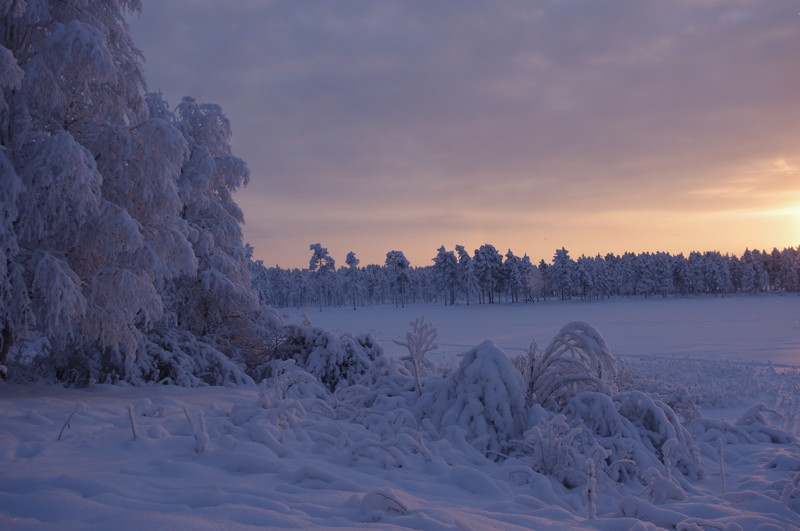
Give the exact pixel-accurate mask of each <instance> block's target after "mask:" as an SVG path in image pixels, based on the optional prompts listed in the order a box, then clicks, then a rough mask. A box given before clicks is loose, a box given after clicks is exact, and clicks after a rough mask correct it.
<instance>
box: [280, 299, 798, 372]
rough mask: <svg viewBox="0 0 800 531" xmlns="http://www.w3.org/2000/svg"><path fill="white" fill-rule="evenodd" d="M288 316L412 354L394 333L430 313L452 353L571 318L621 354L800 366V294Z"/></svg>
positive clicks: (526, 338)
mask: <svg viewBox="0 0 800 531" xmlns="http://www.w3.org/2000/svg"><path fill="white" fill-rule="evenodd" d="M282 315H283V316H284V318H285V319H287V320H288V321H295V320H298V319H300V318H301V316H302V315H306V316H308V318H309V319H310V320H311V322H312V323H313V324H314V325H316V326H320V327H322V328H328V329H331V330H334V331H337V332H338V333H346V332H351V333H353V334H361V333H366V332H370V333H372V334H373V335H374V336H375V337H376V338H377V339H378V341H379V342H380V343H381V344H382V345H383V347H384V349H385V351H386V353H387V354H390V355H391V354H397V355H405V354H406V351H405V349H404V348H403V347H400V346H398V345H395V344H394V343H393V342H392V340H393V339H400V338H402V337H403V335H404V334H405V331H406V329H407V328H408V324H409V322H410V321H412V320H413V319H415V318H417V317H419V316H420V315H424V316H425V317H426V319H427V320H429V321H432V322H434V323H435V324H436V327H437V329H438V331H439V339H438V343H439V345H440V348H439V350H438V351H436V352H437V353H438V354H437V353H434V354H432V355H431V358H432V359H435V358H436V356H437V355H438V356H440V357H447V356H448V354H451V355H452V354H458V353H461V352H464V351H465V350H466V349H468V348H470V347H473V346H475V345H477V344H479V343H480V342H481V341H483V340H484V339H492V340H494V342H495V343H497V345H498V346H500V347H501V348H502V349H503V350H505V351H506V352H507V353H508V354H509V355H514V354H519V353H521V352H522V349H524V348H526V347H527V346H528V345H529V344H530V342H531V339H535V340H536V341H537V342H538V343H539V345H540V346H542V347H544V346H546V345H547V343H548V342H549V341H550V340H551V339H552V338H553V336H555V335H556V333H557V332H558V330H559V329H560V328H561V327H562V326H563V325H564V324H566V323H568V322H570V321H586V322H588V323H591V324H592V325H594V326H595V327H596V328H598V329H599V330H600V331H601V332H602V334H603V336H604V337H605V338H606V341H607V342H608V344H609V346H610V347H611V350H612V352H613V353H614V355H616V356H617V357H620V358H625V357H644V358H693V359H703V360H713V359H720V360H726V361H733V362H748V363H758V364H762V363H766V362H767V361H771V362H772V363H774V364H776V365H786V366H792V367H800V296H798V295H797V294H791V295H786V296H771V295H766V296H726V297H719V298H716V297H694V298H673V297H669V298H660V297H658V298H653V299H643V298H639V297H636V298H630V299H623V298H617V299H611V300H604V301H593V302H582V301H569V302H560V301H547V302H539V303H534V304H493V305H487V304H484V305H470V306H464V305H461V306H442V305H409V306H408V307H406V308H395V307H394V306H382V307H377V308H371V307H368V308H361V309H358V310H355V311H354V310H353V309H352V308H347V307H344V308H334V309H331V308H324V309H323V310H322V311H319V309H306V310H303V311H296V310H289V311H286V310H284V311H282Z"/></svg>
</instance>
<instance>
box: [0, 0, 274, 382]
mask: <svg viewBox="0 0 800 531" xmlns="http://www.w3.org/2000/svg"><path fill="white" fill-rule="evenodd" d="M5 4H8V5H5ZM5 4H3V5H1V6H0V7H1V8H2V18H0V30H2V31H0V74H2V75H0V91H2V93H1V94H0V175H2V183H3V186H2V187H0V190H1V191H0V248H2V250H0V253H2V256H0V264H1V265H0V279H2V280H0V303H2V304H1V306H2V310H0V331H2V343H1V345H0V364H3V363H4V362H5V361H6V358H7V357H10V358H9V359H8V360H7V361H8V363H7V365H8V367H9V377H10V378H12V379H13V378H16V377H19V376H21V375H23V374H25V375H27V376H28V377H31V376H34V377H35V376H36V375H35V374H34V373H32V366H31V364H29V363H28V364H26V363H27V361H28V357H26V356H23V352H25V351H26V348H25V345H23V344H20V345H18V346H19V348H18V349H17V350H14V349H13V347H14V345H15V343H20V342H22V343H24V342H27V341H37V340H38V338H40V337H46V338H47V340H48V342H49V344H50V345H51V346H52V348H51V349H49V350H48V352H47V357H48V359H46V360H45V359H40V360H39V363H37V364H35V365H36V366H38V367H40V368H41V371H40V374H39V375H38V377H45V378H52V377H56V378H58V379H60V380H63V381H66V382H69V383H76V384H86V383H89V382H91V381H101V382H114V381H120V380H125V381H129V382H134V383H141V382H143V381H144V380H143V378H144V379H146V378H149V377H152V378H159V376H158V374H159V373H160V372H161V371H152V370H149V369H147V370H145V369H143V367H148V366H150V365H153V364H156V365H158V364H159V363H162V362H165V363H167V365H170V364H172V365H174V366H175V367H178V366H180V367H182V369H181V371H185V370H191V371H193V374H192V375H191V377H184V376H185V375H183V374H182V375H180V376H178V377H174V378H173V377H171V378H170V381H182V382H185V383H186V382H200V381H205V382H208V383H223V382H226V381H229V380H230V375H229V372H230V370H232V369H230V368H222V365H220V364H219V363H217V362H215V361H212V360H214V359H215V355H207V353H208V352H224V353H225V356H227V357H229V358H232V359H235V360H237V361H239V362H240V365H241V364H242V362H243V360H246V359H247V358H248V357H249V356H250V355H253V354H254V353H255V352H256V351H257V350H258V349H257V348H256V349H255V350H254V348H253V345H257V344H258V343H259V341H258V340H257V337H258V336H260V335H261V334H262V331H263V330H265V326H266V330H270V329H271V327H272V323H273V321H274V320H273V319H269V318H265V316H264V312H262V311H260V310H259V308H258V303H257V300H256V296H255V293H254V291H253V289H252V286H251V285H250V276H249V272H248V270H247V264H248V262H247V256H246V253H245V251H244V247H243V245H242V235H241V229H240V224H241V222H242V215H241V211H240V210H239V208H238V207H237V206H236V204H235V203H234V202H233V200H232V198H231V193H232V192H233V191H234V190H236V189H237V188H238V187H240V186H242V185H243V184H245V183H246V181H247V177H248V175H247V167H246V165H245V163H244V162H243V161H242V160H240V159H238V158H236V157H235V156H233V155H232V154H231V151H230V146H229V140H230V125H229V123H228V121H227V119H226V118H225V117H224V115H223V114H222V112H221V110H220V109H219V107H217V106H215V105H207V104H197V103H196V102H194V100H192V99H191V98H185V99H184V100H183V102H182V103H181V104H180V105H179V107H178V112H177V114H173V113H171V112H170V111H169V108H168V106H167V104H166V103H165V102H164V101H163V100H162V99H161V97H160V96H159V95H156V94H151V95H148V96H145V95H144V88H145V87H144V81H143V78H142V73H141V66H140V63H141V60H142V58H141V56H140V53H139V51H138V50H137V49H136V48H135V46H134V45H133V42H132V40H131V37H130V35H129V32H128V26H127V24H126V22H125V16H126V15H128V14H130V13H135V12H137V11H139V9H140V8H141V6H140V3H139V2H138V1H137V0H111V1H105V0H104V1H99V0H86V1H81V2H55V1H45V0H37V1H27V2H26V1H22V0H19V1H15V2H11V3H8V2H6V3H5ZM165 330H169V332H168V333H167V332H164V331H165ZM151 334H152V337H148V336H149V335H151ZM165 334H166V335H168V336H170V337H171V339H170V341H169V342H170V343H171V344H173V346H175V342H183V345H182V346H181V347H180V348H171V349H167V350H161V349H160V347H159V346H158V345H160V344H161V343H162V339H163V337H164V336H165ZM198 342H200V343H198ZM148 349H154V350H153V351H150V350H148ZM173 352H175V353H179V352H180V353H184V354H176V356H178V357H181V356H183V355H192V354H191V353H194V352H197V359H196V360H195V361H193V362H192V363H188V364H187V363H186V360H176V361H175V362H174V363H173V362H169V361H168V360H164V357H165V356H167V355H168V354H167V353H173ZM44 355H45V353H44V352H43V353H40V358H42V357H43V356H44ZM156 360H161V361H158V362H157V361H156ZM217 370H219V371H221V372H219V373H218V375H217V376H218V377H214V376H213V374H215V371H217ZM181 371H178V372H181ZM237 372H238V373H239V375H238V376H237V377H236V378H235V379H241V377H243V372H242V370H241V369H239V370H238V371H237ZM173 376H175V375H173Z"/></svg>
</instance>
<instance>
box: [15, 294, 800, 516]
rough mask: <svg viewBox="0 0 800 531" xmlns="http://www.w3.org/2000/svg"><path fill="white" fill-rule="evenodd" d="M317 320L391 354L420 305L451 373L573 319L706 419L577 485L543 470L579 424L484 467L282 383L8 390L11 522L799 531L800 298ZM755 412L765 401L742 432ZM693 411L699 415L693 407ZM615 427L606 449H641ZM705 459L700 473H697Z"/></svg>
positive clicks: (416, 429) (452, 447)
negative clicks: (620, 475) (625, 474)
mask: <svg viewBox="0 0 800 531" xmlns="http://www.w3.org/2000/svg"><path fill="white" fill-rule="evenodd" d="M306 313H307V315H308V317H309V318H310V319H311V320H312V321H313V323H314V324H315V325H316V326H320V327H324V328H330V329H334V330H337V331H338V332H340V333H342V332H352V333H354V334H358V333H363V332H371V333H373V335H374V336H376V337H377V338H378V339H379V340H380V342H381V343H382V344H383V346H384V348H385V350H386V351H387V353H388V354H390V355H392V356H397V355H401V354H404V353H405V349H404V348H403V347H400V346H399V345H396V344H394V343H393V342H392V340H393V339H401V338H403V337H404V334H405V332H406V330H408V323H409V322H410V321H411V320H413V319H414V318H416V317H417V316H419V315H425V316H426V317H427V319H428V320H429V321H433V322H434V323H435V324H436V325H437V327H438V332H439V336H438V343H439V344H440V345H441V348H440V349H439V350H437V351H434V352H432V353H431V354H429V358H430V359H431V360H432V361H434V362H438V363H439V364H441V365H445V366H448V367H451V368H454V367H456V366H457V365H458V364H459V363H460V362H461V358H460V357H459V356H458V354H460V353H464V352H466V351H467V350H469V349H470V348H472V347H474V346H475V345H478V344H480V343H481V342H482V341H483V340H484V339H493V340H494V341H495V343H496V344H497V345H498V346H499V347H500V348H502V349H503V350H504V351H505V352H506V353H507V354H508V355H509V356H516V355H519V354H521V353H522V352H523V349H524V348H526V347H527V346H528V345H529V343H530V341H531V339H532V338H535V339H536V341H537V342H538V343H539V345H540V346H542V347H543V348H544V347H545V346H546V345H547V344H548V343H549V342H550V340H551V339H552V338H553V336H554V335H555V334H556V333H557V332H558V330H559V329H560V328H561V326H562V325H564V324H565V323H567V322H570V321H576V320H580V321H587V322H589V323H591V324H593V325H594V326H595V327H597V328H598V329H599V330H600V331H601V332H602V333H603V335H604V336H605V339H606V340H607V342H608V345H609V346H610V348H611V350H612V352H613V353H614V354H616V355H617V357H618V358H620V360H621V361H622V367H621V371H620V375H619V378H618V380H619V381H618V383H619V388H620V391H621V392H623V391H625V392H629V395H628V396H629V398H630V397H637V396H639V397H640V402H641V403H644V402H647V400H649V399H647V398H645V395H637V394H636V393H635V392H633V393H630V392H631V391H632V390H633V389H634V388H636V389H638V390H641V391H644V392H645V393H647V396H652V397H660V398H664V397H666V396H667V395H669V394H670V393H671V392H672V391H674V389H675V388H676V387H678V386H683V387H684V388H685V389H686V390H687V392H688V393H689V395H687V396H690V397H692V396H693V397H695V398H694V399H687V400H684V401H681V400H680V399H675V398H674V397H673V402H674V403H675V404H677V405H676V406H675V407H676V408H678V406H679V405H682V407H683V406H686V407H687V409H682V410H681V413H682V414H683V415H684V416H686V417H689V418H694V419H695V421H694V422H693V423H691V422H689V423H686V426H687V431H686V433H689V434H691V436H687V437H689V439H690V440H689V443H690V444H689V443H687V448H688V447H690V446H691V448H692V451H695V452H696V453H697V455H696V456H694V455H693V456H692V459H693V461H692V464H689V465H686V466H684V467H683V468H681V467H682V465H681V463H680V460H679V459H680V456H679V452H678V450H680V448H679V444H683V442H685V441H683V439H681V442H680V443H679V442H675V443H670V444H671V446H669V448H670V449H669V450H667V447H668V444H666V443H665V444H664V445H663V446H662V447H661V449H660V450H658V452H654V453H653V455H652V456H647V455H643V456H642V458H643V459H645V460H646V459H652V460H654V461H653V462H654V463H655V464H656V465H658V466H657V467H656V468H658V467H660V466H661V465H660V463H659V462H658V460H657V459H659V458H660V459H662V460H666V461H667V463H666V465H665V466H664V467H663V468H658V470H656V468H651V469H650V470H639V469H637V468H635V467H634V468H633V469H630V470H632V479H631V480H630V481H628V482H625V481H612V478H613V477H615V474H614V473H612V471H611V469H612V468H613V467H615V466H616V467H619V468H622V467H625V466H629V465H628V464H625V463H622V464H619V463H612V464H611V465H610V466H609V467H608V469H606V470H605V471H604V472H603V474H605V475H603V474H601V473H600V472H599V471H598V473H597V477H596V478H594V479H591V478H593V476H592V475H591V474H589V475H588V476H586V477H589V478H590V479H591V481H589V482H588V483H586V484H585V485H579V486H573V487H572V488H569V487H568V486H565V483H567V484H569V483H570V482H569V481H564V478H563V476H562V475H561V472H563V471H561V470H558V469H556V470H555V471H553V473H551V474H546V473H544V472H543V471H542V470H541V467H542V463H544V462H545V461H546V460H548V459H550V458H553V459H555V458H556V457H558V456H556V455H555V454H558V455H559V456H560V455H561V453H565V455H566V454H567V453H569V452H570V451H572V450H573V449H574V448H577V446H575V445H576V444H577V443H576V442H573V443H574V444H573V443H569V444H573V446H569V444H568V443H567V442H566V441H568V440H569V441H572V440H573V439H570V437H573V436H574V433H573V434H572V435H570V434H562V435H560V436H559V437H557V438H551V439H549V441H550V442H556V443H558V444H554V445H553V446H552V447H551V448H550V449H549V453H548V452H544V453H542V452H541V448H540V447H537V448H538V450H537V451H539V454H537V455H538V459H539V461H536V462H534V461H535V460H534V457H533V456H531V457H528V456H525V455H522V456H506V457H507V458H499V457H502V456H495V457H496V458H495V459H487V458H486V457H484V455H481V454H480V453H479V452H477V451H476V450H475V449H474V445H471V444H470V443H469V442H467V441H466V440H465V439H464V432H463V430H457V429H453V430H443V431H442V435H441V436H436V435H435V434H434V433H433V431H432V429H430V428H429V427H426V426H425V422H420V423H419V424H417V421H416V420H415V419H414V418H411V416H410V414H409V413H408V410H406V409H403V408H402V407H399V405H398V407H396V408H393V407H391V404H393V403H396V404H399V402H392V401H391V400H394V399H395V398H397V397H395V398H391V397H390V398H389V399H387V398H385V397H384V402H383V404H384V406H383V407H382V408H379V407H377V406H376V405H375V404H372V406H371V407H362V408H361V409H357V408H354V407H353V404H355V402H354V401H350V402H348V400H349V397H351V395H354V394H357V392H360V393H366V392H367V391H365V390H364V389H360V390H354V391H352V392H350V394H348V393H342V394H341V396H340V395H339V394H338V393H337V398H336V400H333V401H332V400H325V399H320V398H314V397H308V396H307V397H305V398H299V397H294V398H292V397H289V396H288V395H287V393H286V388H284V389H283V391H281V390H280V389H279V387H280V386H279V385H275V386H272V387H270V388H264V389H259V388H257V387H254V388H199V389H185V388H174V387H163V386H162V387H155V386H153V387H147V388H129V387H113V386H96V387H94V388H90V389H63V388H59V387H53V386H35V385H30V386H22V385H12V384H0V529H83V528H92V529H102V528H113V529H116V530H123V529H137V530H138V529H147V528H151V529H237V528H249V527H252V526H259V527H274V528H364V529H392V528H414V529H433V530H435V529H605V530H617V529H655V528H656V527H664V528H668V529H676V528H677V529H687V530H688V529H744V530H756V529H758V530H761V531H767V530H777V529H800V514H798V511H800V451H799V450H798V444H797V442H796V440H793V439H792V435H794V436H797V435H798V426H800V375H798V373H797V371H796V370H793V369H788V370H784V369H783V367H799V366H800V297H797V296H786V297H779V296H764V297H725V298H696V299H654V300H643V299H631V300H612V301H602V302H590V303H578V302H568V303H557V302H547V303H540V304H532V305H496V306H494V305H493V306H478V305H472V306H469V307H467V306H457V307H443V306H409V307H406V308H402V309H397V308H393V307H381V308H365V309H359V310H357V311H353V310H352V309H350V310H347V309H325V310H323V311H322V312H320V311H318V310H308V311H307V312H306ZM301 314H302V312H297V311H291V312H286V313H285V317H286V318H287V320H288V321H295V320H297V319H299V318H300V315H301ZM483 348H487V347H483ZM730 362H735V363H730ZM769 362H771V363H772V364H773V367H770V366H769V365H768V363H769ZM281 393H283V396H280V395H281ZM587 396H588V395H587ZM362 398H363V397H362ZM601 402H602V400H600V401H599V402H597V403H601ZM359 403H360V404H362V405H363V404H364V403H365V402H364V400H361V402H359ZM609 403H610V402H609ZM641 403H639V406H641ZM648 403H649V402H648ZM757 403H762V404H763V406H764V407H762V408H761V410H751V411H750V414H749V415H746V416H745V418H744V421H743V422H742V423H740V424H738V425H737V424H736V419H737V418H739V417H740V415H741V414H742V413H744V412H746V410H747V409H748V408H749V407H750V406H751V405H754V404H757ZM697 404H699V405H700V407H701V408H702V410H701V411H700V412H698V411H696V410H691V407H692V406H693V405H697ZM634 405H635V404H634ZM621 407H623V406H621ZM643 411H645V413H647V412H648V410H647V408H646V407H645V408H644V410H643ZM536 415H538V417H537V418H538V422H540V426H549V427H550V428H549V429H553V430H555V429H556V428H557V425H558V422H561V421H563V418H561V417H558V416H551V417H548V418H545V417H544V416H543V415H544V413H543V412H542V411H540V412H539V413H535V412H534V413H531V419H530V422H534V420H535V419H534V417H535V416H536ZM627 418H633V416H632V415H630V414H628V417H627ZM718 419H722V420H718ZM545 421H546V422H545ZM587 422H588V421H587ZM625 422H628V421H627V420H626V421H625ZM643 422H644V421H643ZM630 425H631V423H630V422H628V423H627V424H625V426H628V427H630ZM641 425H642V426H644V425H646V423H643V424H641ZM626 429H628V428H626ZM679 431H680V430H679ZM537 433H538V432H537ZM571 433H572V432H571ZM607 435H608V436H607V437H605V438H604V439H602V441H603V443H604V444H609V445H610V446H607V448H611V447H615V446H614V445H615V444H622V443H626V442H630V441H629V440H627V439H624V438H623V439H614V437H616V436H617V435H619V434H614V433H611V434H607ZM527 436H528V435H526V437H527ZM637 437H638V435H637ZM672 437H673V438H674V439H675V440H676V441H677V440H678V439H680V438H681V435H680V434H677V435H675V434H673V436H672ZM531 440H533V439H531ZM598 440H600V438H599V436H598ZM643 440H644V437H643ZM687 440H688V439H687ZM575 441H577V438H575ZM609 441H610V442H609ZM637 444H638V443H637ZM640 447H641V448H643V446H641V445H640ZM597 449H598V447H596V446H595V447H593V449H592V451H593V452H595V451H597ZM600 451H602V448H600ZM535 453H536V452H535V451H532V455H533V454H535ZM662 453H663V454H664V455H662ZM667 454H669V456H667ZM720 455H721V456H722V458H720ZM665 456H667V457H665ZM573 457H574V456H573ZM696 457H698V458H699V459H696V460H695V458H696ZM498 458H499V459H498ZM554 462H555V461H554ZM699 462H701V463H702V465H701V468H702V474H701V475H700V476H701V477H699V478H690V477H689V476H690V475H692V473H693V468H692V467H693V466H694V464H696V463H699ZM581 463H582V465H581V466H583V467H584V468H582V469H581V470H588V469H587V468H586V463H585V462H583V461H581ZM574 464H575V463H573V465H574ZM630 466H634V465H630ZM537 470H538V471H537ZM598 470H599V469H598ZM634 476H635V477H634ZM592 481H595V482H596V484H594V483H592ZM587 485H594V487H595V488H594V489H589V488H587ZM592 513H594V514H592ZM590 516H595V518H591V519H590V518H589V517H590Z"/></svg>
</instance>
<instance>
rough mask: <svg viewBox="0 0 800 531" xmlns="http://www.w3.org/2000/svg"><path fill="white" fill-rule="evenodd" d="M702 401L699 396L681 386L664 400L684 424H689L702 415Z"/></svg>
mask: <svg viewBox="0 0 800 531" xmlns="http://www.w3.org/2000/svg"><path fill="white" fill-rule="evenodd" d="M700 400H701V396H700V395H699V394H696V393H691V392H690V391H689V389H688V388H687V387H686V386H684V385H679V386H678V387H676V388H675V389H674V390H673V391H672V392H671V393H670V394H669V395H668V396H667V397H666V398H665V399H664V403H665V404H667V405H668V406H669V407H671V408H672V410H673V411H674V412H675V413H676V414H677V415H678V416H679V417H680V418H681V421H682V422H684V423H687V422H691V421H693V420H695V419H698V418H700V416H701V415H702V412H701V410H700V404H699V402H700Z"/></svg>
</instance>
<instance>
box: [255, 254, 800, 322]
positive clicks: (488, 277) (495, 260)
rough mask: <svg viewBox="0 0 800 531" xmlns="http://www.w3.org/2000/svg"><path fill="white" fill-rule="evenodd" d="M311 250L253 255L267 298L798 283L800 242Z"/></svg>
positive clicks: (468, 300)
mask: <svg viewBox="0 0 800 531" xmlns="http://www.w3.org/2000/svg"><path fill="white" fill-rule="evenodd" d="M310 250H311V252H312V256H311V260H310V263H309V267H308V268H303V269H299V268H292V269H288V268H287V269H284V268H281V267H278V266H275V267H266V266H264V264H263V262H262V261H253V260H252V259H251V262H250V272H251V276H252V278H253V285H254V287H255V289H256V292H257V293H258V296H259V298H260V300H261V302H262V303H263V304H266V305H269V306H273V307H279V308H281V307H307V306H320V307H322V306H352V307H353V308H357V307H359V306H366V305H376V304H396V305H398V306H402V305H404V304H407V303H416V302H427V303H432V302H439V303H442V304H448V305H452V304H493V303H498V302H508V303H516V302H534V301H539V300H548V299H559V300H568V299H582V300H593V299H604V298H609V297H620V296H622V297H630V296H643V297H656V296H662V297H666V296H686V295H692V294H721V293H761V292H768V291H791V292H796V291H800V247H798V248H797V249H795V248H793V247H787V248H785V249H783V251H779V250H778V249H777V248H775V249H773V250H772V251H771V252H766V251H759V250H750V249H747V250H745V251H744V252H743V253H742V255H741V256H735V255H730V254H722V253H719V252H716V251H706V252H697V251H695V252H691V253H690V254H689V255H688V256H684V255H683V254H677V255H672V254H670V253H666V252H655V253H649V252H645V253H639V254H635V253H630V252H626V253H623V254H621V255H616V254H613V253H608V254H606V255H605V256H601V255H599V254H598V255H597V256H594V257H592V256H584V255H581V256H580V257H578V258H577V259H574V258H572V257H571V256H570V254H569V251H567V250H566V249H564V248H561V249H557V250H556V251H555V253H554V255H553V258H552V259H551V261H550V262H545V261H544V260H541V261H539V263H538V264H534V263H532V261H531V260H530V258H529V257H528V256H527V255H524V256H522V257H519V256H516V255H515V254H514V253H513V252H512V251H511V250H510V249H509V250H508V251H507V252H506V253H505V255H503V254H501V253H500V252H499V251H498V250H497V249H496V248H495V247H494V246H493V245H491V244H485V245H482V246H480V247H479V248H478V249H475V250H474V251H473V252H472V253H470V252H468V251H467V250H466V249H465V248H464V246H462V245H456V246H455V249H454V250H447V249H445V247H444V246H442V247H440V248H439V249H438V251H437V254H436V256H434V257H433V258H432V262H433V263H432V264H431V265H427V266H421V267H412V266H411V264H410V262H409V261H408V259H406V257H405V256H404V254H403V253H402V251H396V250H393V251H390V252H388V253H387V254H386V261H385V262H384V263H383V264H370V265H367V266H365V267H361V266H360V261H359V259H358V258H356V255H355V253H354V252H349V253H347V256H346V258H345V265H343V266H340V267H338V268H337V267H336V261H335V260H334V259H333V258H332V257H331V256H330V254H329V253H328V251H327V249H326V248H324V247H322V246H321V245H320V244H318V243H317V244H313V245H311V246H310Z"/></svg>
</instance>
